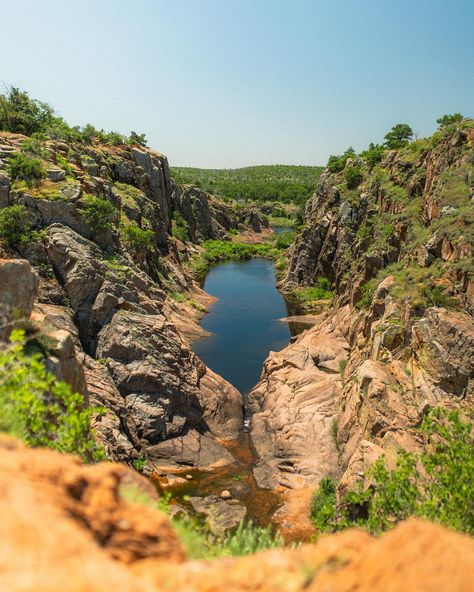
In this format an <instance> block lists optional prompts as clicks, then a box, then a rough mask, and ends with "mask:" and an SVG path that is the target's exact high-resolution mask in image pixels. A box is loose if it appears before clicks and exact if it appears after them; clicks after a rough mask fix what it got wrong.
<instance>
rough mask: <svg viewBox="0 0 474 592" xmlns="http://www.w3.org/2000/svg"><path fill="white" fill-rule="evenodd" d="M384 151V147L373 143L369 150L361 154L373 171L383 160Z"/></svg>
mask: <svg viewBox="0 0 474 592" xmlns="http://www.w3.org/2000/svg"><path fill="white" fill-rule="evenodd" d="M384 150H385V148H384V147H383V146H382V145H380V144H374V143H373V142H371V143H370V144H369V147H368V148H367V150H364V151H363V152H361V153H360V155H361V156H362V158H364V159H365V162H366V163H367V166H368V167H369V169H370V170H372V169H373V168H374V166H375V165H376V164H378V163H379V162H380V161H381V160H382V158H383V153H384Z"/></svg>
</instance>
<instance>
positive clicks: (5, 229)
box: [0, 204, 33, 248]
mask: <svg viewBox="0 0 474 592" xmlns="http://www.w3.org/2000/svg"><path fill="white" fill-rule="evenodd" d="M32 228H33V224H32V222H31V216H30V214H29V212H28V209H27V208H26V207H25V206H21V205H18V204H17V205H14V206H8V207H6V208H2V209H0V240H1V241H2V242H3V243H4V244H5V245H7V246H8V247H10V248H15V247H18V246H20V245H24V244H27V243H28V241H29V240H30V239H31V230H32Z"/></svg>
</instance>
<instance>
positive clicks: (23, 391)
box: [0, 331, 105, 462]
mask: <svg viewBox="0 0 474 592" xmlns="http://www.w3.org/2000/svg"><path fill="white" fill-rule="evenodd" d="M10 340H11V344H10V345H4V346H3V347H2V348H1V349H0V391H1V397H0V432H6V433H8V434H12V435H15V436H18V437H19V438H21V440H22V441H23V442H25V444H27V445H28V446H34V447H39V446H43V447H46V448H52V449H54V450H58V451H59V452H64V453H73V454H78V455H79V456H81V458H82V459H83V460H85V461H87V462H90V461H96V460H102V459H104V458H105V457H104V451H103V450H102V449H101V448H100V447H99V446H97V444H96V442H95V439H94V434H93V432H92V430H91V428H90V420H91V416H92V415H95V414H97V413H98V412H100V410H99V409H94V408H92V407H89V406H87V404H86V401H85V400H84V397H83V396H82V395H80V394H79V393H73V392H72V390H71V387H70V386H69V385H68V384H66V383H65V382H64V381H61V380H58V379H57V378H56V377H55V376H54V375H53V374H52V373H51V372H49V371H48V370H47V369H46V367H45V364H44V354H42V353H41V352H43V351H44V348H47V347H48V343H47V337H44V336H41V335H38V336H36V337H34V338H32V339H30V340H29V341H27V342H25V335H24V333H23V332H22V331H14V332H13V333H12V335H11V337H10Z"/></svg>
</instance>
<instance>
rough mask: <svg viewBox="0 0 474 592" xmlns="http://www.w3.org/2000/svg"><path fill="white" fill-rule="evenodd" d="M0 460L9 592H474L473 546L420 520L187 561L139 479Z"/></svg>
mask: <svg viewBox="0 0 474 592" xmlns="http://www.w3.org/2000/svg"><path fill="white" fill-rule="evenodd" d="M0 449H1V454H0V521H1V524H2V535H3V536H2V537H1V539H0V551H1V552H0V581H1V584H2V589H5V590H8V591H9V592H20V591H21V592H29V591H31V592H33V591H34V592H38V591H41V592H43V591H45V592H46V591H47V592H59V591H61V592H62V591H64V590H68V591H70V592H86V591H87V592H96V591H97V592H99V591H102V590H104V589H105V590H108V589H113V590H116V591H117V592H122V591H123V592H125V591H127V592H128V591H130V590H134V591H137V592H158V591H161V590H166V589H175V590H185V591H189V592H194V591H196V592H198V591H200V592H217V591H218V590H219V591H220V590H223V589H226V590H232V591H235V592H240V591H242V592H244V591H248V590H249V589H250V588H249V587H251V589H252V590H255V591H257V592H270V591H273V590H275V589H278V590H283V591H287V592H290V591H293V592H299V591H301V592H302V591H303V590H314V591H315V592H316V591H319V590H331V591H334V592H349V591H350V590H351V591H354V590H360V591H364V592H372V591H373V592H378V591H379V590H381V589H383V590H387V591H388V592H392V591H393V592H395V591H398V590H417V591H420V592H424V591H426V592H431V591H432V590H437V591H439V592H468V590H470V589H471V583H472V582H471V579H472V578H471V574H472V572H473V570H474V542H473V540H472V539H471V538H470V537H467V536H465V535H461V534H458V533H455V532H452V531H449V530H447V529H444V528H442V527H440V526H435V525H432V524H429V523H426V522H421V521H417V520H410V521H408V522H405V523H402V524H400V525H399V526H397V527H396V528H395V529H394V530H393V531H390V532H389V533H388V534H385V535H383V536H382V537H381V538H372V537H371V536H369V535H368V534H366V533H364V532H362V531H357V530H349V531H346V532H344V533H342V534H338V535H331V536H325V537H321V538H320V539H318V541H317V543H316V544H311V545H309V544H307V545H302V546H300V547H298V548H296V549H295V548H293V549H274V550H270V551H265V552H261V553H258V554H257V555H250V556H247V557H235V558H229V557H226V558H223V559H216V560H213V561H188V560H186V557H185V553H184V551H183V549H182V547H181V545H180V543H179V541H178V539H177V537H176V534H175V532H174V530H173V528H172V527H171V525H170V523H169V521H168V519H167V518H166V517H165V516H164V515H163V514H161V513H160V512H158V511H157V510H156V509H154V508H153V507H152V506H153V503H154V502H153V499H154V497H155V496H156V494H155V492H154V490H153V488H152V487H150V485H149V484H148V483H147V482H146V480H144V479H143V478H141V477H139V476H138V475H137V473H136V472H135V471H131V470H130V469H126V468H125V467H123V466H120V465H115V464H113V463H101V464H98V465H95V466H83V465H82V464H81V463H80V462H79V461H78V460H77V459H76V458H74V457H71V456H66V455H61V454H59V453H57V452H53V451H51V450H41V449H37V450H28V449H26V448H24V447H23V446H22V445H21V444H19V443H18V442H17V441H14V440H11V439H5V438H3V439H2V440H1V441H0ZM142 500H147V505H144V504H143V503H142ZM394 557H395V558H396V561H394Z"/></svg>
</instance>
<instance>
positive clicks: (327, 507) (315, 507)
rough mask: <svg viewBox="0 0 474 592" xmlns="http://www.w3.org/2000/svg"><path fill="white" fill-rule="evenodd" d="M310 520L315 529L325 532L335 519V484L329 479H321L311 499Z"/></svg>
mask: <svg viewBox="0 0 474 592" xmlns="http://www.w3.org/2000/svg"><path fill="white" fill-rule="evenodd" d="M309 514H310V518H311V521H312V522H313V524H314V525H315V527H316V528H317V529H318V530H319V531H321V532H325V531H327V530H328V529H329V528H330V527H331V526H332V525H333V523H334V521H335V519H336V484H335V483H334V481H333V480H332V479H331V478H330V477H323V478H322V479H321V481H320V482H319V487H318V489H317V490H316V491H315V492H314V494H313V497H312V498H311V505H310V510H309Z"/></svg>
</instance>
